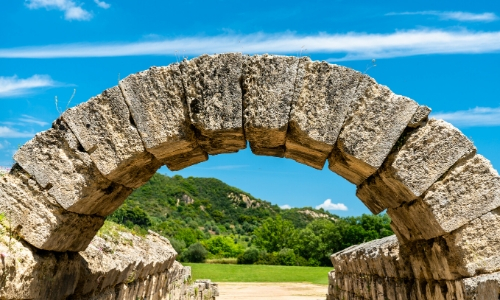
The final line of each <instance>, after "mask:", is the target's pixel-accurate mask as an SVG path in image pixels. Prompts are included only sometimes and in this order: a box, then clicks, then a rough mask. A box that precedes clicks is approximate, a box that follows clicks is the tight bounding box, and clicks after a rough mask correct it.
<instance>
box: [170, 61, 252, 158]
mask: <svg viewBox="0 0 500 300" xmlns="http://www.w3.org/2000/svg"><path fill="white" fill-rule="evenodd" d="M242 62H243V57H242V55H241V54H240V53H228V54H216V55H202V56H199V57H197V58H194V59H192V60H190V61H183V62H182V63H181V64H180V65H179V67H180V70H181V72H182V79H183V82H184V88H185V91H186V100H187V105H188V108H189V115H190V117H191V123H192V124H193V125H194V127H195V128H196V131H197V137H196V138H197V140H198V144H199V145H200V147H201V148H202V149H203V150H204V151H206V152H207V153H208V154H219V153H229V152H237V151H238V150H240V149H244V148H245V147H246V140H245V135H244V133H243V120H242V119H243V113H242V109H243V104H242V99H243V95H242V91H241V86H240V81H241V78H242Z"/></svg>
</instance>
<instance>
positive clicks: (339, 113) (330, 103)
mask: <svg viewBox="0 0 500 300" xmlns="http://www.w3.org/2000/svg"><path fill="white" fill-rule="evenodd" d="M302 68H303V73H304V75H303V80H302V81H297V87H296V89H297V91H298V99H297V101H296V102H293V103H292V110H291V113H290V121H289V128H288V134H287V137H286V151H285V157H288V158H292V159H294V160H296V161H298V162H300V163H304V164H306V165H309V166H311V167H314V168H316V169H320V170H321V169H323V166H324V164H325V161H326V159H327V157H328V155H329V154H330V152H331V151H332V149H333V145H334V144H335V142H336V141H337V137H338V135H339V132H340V129H341V127H342V124H343V123H344V120H345V118H346V116H347V114H348V112H349V109H350V106H351V102H352V101H353V100H354V99H356V98H358V96H359V95H358V93H359V90H358V89H357V87H358V85H360V83H361V82H362V81H366V80H369V78H368V76H365V75H363V74H361V73H359V72H356V71H354V70H351V69H348V68H345V67H341V66H338V65H332V64H328V63H326V62H311V61H306V62H303V67H302ZM301 70H302V69H301ZM361 85H363V84H362V83H361Z"/></svg>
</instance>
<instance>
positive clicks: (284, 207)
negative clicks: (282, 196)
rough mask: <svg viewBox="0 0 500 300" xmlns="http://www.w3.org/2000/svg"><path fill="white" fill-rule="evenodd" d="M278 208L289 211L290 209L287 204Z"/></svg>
mask: <svg viewBox="0 0 500 300" xmlns="http://www.w3.org/2000/svg"><path fill="white" fill-rule="evenodd" d="M280 208H281V209H290V208H292V207H291V206H290V205H288V204H284V205H280Z"/></svg>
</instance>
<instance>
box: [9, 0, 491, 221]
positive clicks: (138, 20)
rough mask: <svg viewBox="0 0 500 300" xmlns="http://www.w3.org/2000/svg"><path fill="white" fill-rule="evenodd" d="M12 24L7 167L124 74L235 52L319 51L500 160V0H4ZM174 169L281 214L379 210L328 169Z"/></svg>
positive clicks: (276, 165)
mask: <svg viewBox="0 0 500 300" xmlns="http://www.w3.org/2000/svg"><path fill="white" fill-rule="evenodd" d="M0 28H2V30H1V31H0V41H1V43H0V105H1V106H0V107H1V109H0V166H4V167H8V166H10V165H11V164H12V155H13V153H14V151H15V150H16V149H17V147H18V146H19V145H22V144H24V143H25V142H26V141H27V140H29V139H30V138H31V137H33V136H34V134H35V133H36V132H39V131H42V130H46V129H48V128H49V127H50V123H51V122H52V120H54V119H55V118H57V117H58V115H59V113H60V111H63V110H65V108H66V107H67V106H69V107H71V106H74V105H77V104H78V103H81V102H84V101H86V100H87V99H89V98H90V97H92V96H94V95H97V94H99V93H100V92H101V91H103V90H104V89H106V88H108V87H111V86H114V85H116V84H117V82H118V80H119V79H121V78H124V77H126V76H127V75H129V74H131V73H135V72H138V71H142V70H144V69H147V68H149V67H150V66H153V65H156V66H159V65H168V64H170V63H172V62H176V61H179V60H182V59H183V58H184V57H188V58H191V57H194V56H198V55H200V54H203V53H219V52H228V51H238V52H243V53H247V54H255V53H273V54H287V55H308V56H310V57H311V59H313V60H326V61H330V62H332V63H337V64H341V65H345V66H348V67H351V68H354V69H356V70H359V71H361V72H366V73H367V74H369V75H371V76H372V77H374V78H375V79H376V80H377V81H378V82H379V83H382V84H385V85H387V86H389V87H390V88H391V89H392V90H393V91H394V92H396V93H398V94H402V95H405V96H408V97H411V98H413V99H415V100H416V101H417V102H419V103H421V104H425V105H428V106H430V107H431V108H432V109H433V113H432V114H433V116H435V117H439V118H444V119H446V120H448V121H450V122H451V123H453V124H455V125H456V126H457V127H459V128H460V129H461V130H462V131H463V132H464V133H465V134H466V135H467V136H469V137H470V138H471V139H472V140H473V141H474V142H475V144H476V146H477V148H478V152H479V153H481V154H483V155H484V156H486V157H487V158H489V159H490V160H491V161H492V163H493V165H494V166H498V165H500V154H499V153H498V152H499V151H498V150H497V149H500V135H499V133H500V130H499V129H500V127H499V126H500V75H499V74H500V73H499V72H500V3H498V1H414V2H411V3H410V2H409V1H251V2H248V1H234V0H233V1H222V0H216V1H176V2H171V1H156V0H145V1H141V2H139V1H130V0H120V1H113V0H105V1H98V0H27V1H22V0H20V1H4V3H2V9H1V10H0ZM373 59H375V63H373V62H372V60H373ZM56 98H57V103H58V104H57V106H56ZM70 99H71V102H70V103H69V105H68V101H69V100H70ZM161 172H162V173H165V174H168V175H172V174H174V173H172V172H170V171H168V170H167V169H165V168H162V169H161ZM176 173H178V174H181V175H183V176H203V177H216V178H219V179H221V180H223V181H225V182H227V183H229V184H231V185H234V186H237V187H239V188H241V189H243V190H245V191H248V192H250V193H252V194H253V195H254V196H256V197H259V198H261V199H265V200H268V201H271V202H273V203H276V204H279V205H289V206H294V207H300V206H318V205H321V204H324V207H326V208H330V209H332V212H333V213H337V214H339V215H344V216H345V215H359V214H362V213H368V210H367V209H366V208H364V206H363V204H362V203H361V202H360V201H359V200H358V199H357V198H356V197H355V195H354V193H355V187H354V186H353V185H351V184H350V183H348V182H347V181H345V180H343V179H342V178H340V177H338V176H337V175H335V174H334V173H332V172H330V171H329V170H328V169H327V168H325V169H324V170H323V171H317V170H314V169H312V168H309V167H306V166H303V165H300V164H298V163H295V162H294V161H292V160H288V159H277V158H271V157H261V156H255V155H253V154H251V152H250V151H249V150H248V149H247V150H244V151H241V152H239V153H237V154H226V155H219V156H213V157H210V159H209V161H207V162H205V163H202V164H199V165H195V166H192V167H190V168H187V169H185V170H183V171H181V172H176ZM339 209H340V210H339Z"/></svg>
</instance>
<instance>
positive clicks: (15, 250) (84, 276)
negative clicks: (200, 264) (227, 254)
mask: <svg viewBox="0 0 500 300" xmlns="http://www.w3.org/2000/svg"><path fill="white" fill-rule="evenodd" d="M0 252H1V253H2V257H1V261H0V266H1V267H2V268H0V299H6V300H21V299H32V300H46V299H51V300H64V299H67V300H84V299H85V300H89V299H93V300H104V299H106V300H129V299H130V300H136V299H154V300H167V299H168V300H171V299H179V300H207V299H211V300H213V299H215V296H218V290H217V285H216V284H213V283H211V282H210V281H209V280H199V281H196V282H194V283H192V284H191V283H190V277H191V269H190V268H189V267H183V266H182V265H181V264H180V263H178V262H176V261H174V258H175V256H176V253H175V251H174V249H173V248H172V246H171V245H170V243H169V242H168V240H166V239H165V238H162V237H160V236H159V235H157V234H155V233H153V232H150V234H148V235H147V236H146V237H138V236H134V235H131V234H130V233H126V232H121V231H114V232H112V233H111V234H107V233H106V234H104V233H103V234H101V237H99V236H96V237H95V238H94V239H93V240H92V243H91V245H90V246H89V248H87V250H85V251H83V252H80V253H57V252H50V251H39V250H37V249H35V248H33V247H32V246H30V245H28V244H26V243H25V242H22V241H18V240H17V239H14V238H12V239H11V238H10V237H9V234H8V229H7V228H6V227H5V226H3V225H0Z"/></svg>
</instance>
